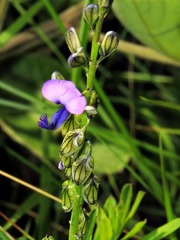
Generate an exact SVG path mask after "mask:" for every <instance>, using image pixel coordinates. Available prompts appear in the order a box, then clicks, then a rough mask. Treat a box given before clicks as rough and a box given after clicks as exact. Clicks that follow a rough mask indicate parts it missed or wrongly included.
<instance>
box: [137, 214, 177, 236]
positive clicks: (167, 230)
mask: <svg viewBox="0 0 180 240" xmlns="http://www.w3.org/2000/svg"><path fill="white" fill-rule="evenodd" d="M177 229H180V218H176V219H174V220H172V221H170V222H168V223H166V224H164V225H162V226H161V227H159V228H157V229H156V230H154V231H152V232H150V233H149V234H147V235H145V236H144V237H142V238H141V240H150V239H151V240H160V239H164V238H165V237H167V236H168V235H170V234H171V233H173V232H174V231H176V230H177Z"/></svg>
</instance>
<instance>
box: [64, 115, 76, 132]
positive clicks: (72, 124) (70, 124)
mask: <svg viewBox="0 0 180 240" xmlns="http://www.w3.org/2000/svg"><path fill="white" fill-rule="evenodd" d="M78 127H79V123H78V121H77V120H75V118H74V115H70V117H69V118H68V119H67V120H66V121H65V123H64V124H63V128H62V135H63V136H65V135H66V133H67V132H69V131H72V130H74V129H77V128H78Z"/></svg>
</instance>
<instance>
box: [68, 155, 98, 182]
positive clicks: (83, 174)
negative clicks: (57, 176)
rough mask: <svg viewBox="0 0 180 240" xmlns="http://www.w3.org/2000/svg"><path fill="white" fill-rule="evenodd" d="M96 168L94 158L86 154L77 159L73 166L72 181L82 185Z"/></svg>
mask: <svg viewBox="0 0 180 240" xmlns="http://www.w3.org/2000/svg"><path fill="white" fill-rule="evenodd" d="M93 168H94V159H93V158H92V156H89V155H86V154H84V155H83V156H81V157H79V158H78V159H76V161H75V162H74V163H73V165H72V179H73V181H74V182H75V183H76V184H78V185H79V184H82V183H84V182H86V181H87V179H88V178H89V176H90V175H91V173H92V170H93Z"/></svg>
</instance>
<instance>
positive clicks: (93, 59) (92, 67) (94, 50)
mask: <svg viewBox="0 0 180 240" xmlns="http://www.w3.org/2000/svg"><path fill="white" fill-rule="evenodd" d="M103 18H104V17H103V16H101V15H100V16H99V19H98V21H97V24H96V28H95V32H94V36H93V40H92V46H91V56H90V62H89V69H88V72H87V85H86V88H87V89H90V90H91V89H92V88H93V81H94V77H95V74H96V68H97V55H98V50H99V42H98V40H99V36H100V32H101V28H102V23H103Z"/></svg>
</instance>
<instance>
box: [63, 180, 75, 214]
mask: <svg viewBox="0 0 180 240" xmlns="http://www.w3.org/2000/svg"><path fill="white" fill-rule="evenodd" d="M75 195H76V193H75V185H74V183H73V182H71V181H69V180H67V181H65V182H64V183H63V184H62V197H61V198H62V208H63V210H64V211H65V212H70V211H71V209H72V207H73V203H74V199H75Z"/></svg>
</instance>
